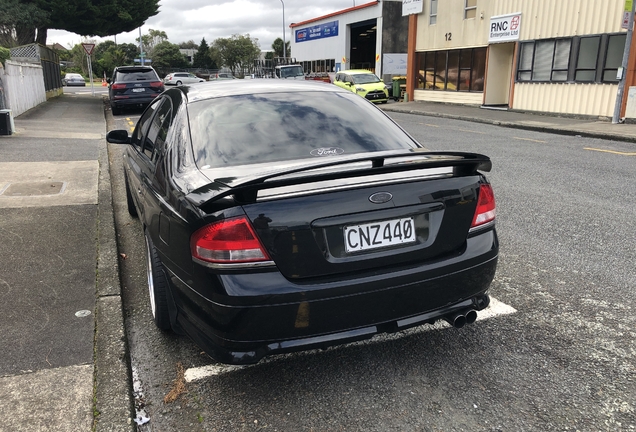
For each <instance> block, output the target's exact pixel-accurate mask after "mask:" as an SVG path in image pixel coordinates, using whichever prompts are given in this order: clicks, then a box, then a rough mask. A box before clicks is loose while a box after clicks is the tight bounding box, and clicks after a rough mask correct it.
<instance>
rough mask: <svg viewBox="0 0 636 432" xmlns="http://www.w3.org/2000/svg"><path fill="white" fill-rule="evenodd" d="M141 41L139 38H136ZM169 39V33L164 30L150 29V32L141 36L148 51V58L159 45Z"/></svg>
mask: <svg viewBox="0 0 636 432" xmlns="http://www.w3.org/2000/svg"><path fill="white" fill-rule="evenodd" d="M135 40H136V41H137V42H139V38H137V39H135ZM167 40H168V35H167V34H166V32H165V31H163V30H154V29H150V30H148V33H147V34H145V35H142V36H141V43H142V46H143V49H144V52H145V53H146V58H152V56H153V54H154V49H155V47H156V46H157V45H159V44H160V43H162V42H166V41H167Z"/></svg>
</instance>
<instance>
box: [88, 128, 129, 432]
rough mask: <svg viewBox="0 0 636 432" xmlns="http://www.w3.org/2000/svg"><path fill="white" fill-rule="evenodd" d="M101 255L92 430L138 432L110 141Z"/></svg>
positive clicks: (103, 181) (102, 192)
mask: <svg viewBox="0 0 636 432" xmlns="http://www.w3.org/2000/svg"><path fill="white" fill-rule="evenodd" d="M99 168H100V169H99V186H98V239H97V241H98V255H97V288H96V295H97V299H96V305H95V308H96V312H95V341H94V350H95V352H94V364H95V372H94V411H95V412H94V416H95V417H94V428H93V429H94V430H95V431H97V432H134V431H135V423H134V421H133V419H134V418H135V408H134V401H133V398H132V373H131V368H130V356H129V351H128V344H127V342H126V331H125V327H124V314H123V305H122V297H121V282H120V276H119V261H118V251H117V241H116V232H115V220H114V212H113V199H112V190H111V182H110V164H109V158H108V148H107V144H106V141H105V140H103V141H102V142H101V143H100V148H99Z"/></svg>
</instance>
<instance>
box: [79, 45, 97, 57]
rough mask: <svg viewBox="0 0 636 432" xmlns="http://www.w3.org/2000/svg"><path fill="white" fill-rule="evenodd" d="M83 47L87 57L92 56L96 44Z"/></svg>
mask: <svg viewBox="0 0 636 432" xmlns="http://www.w3.org/2000/svg"><path fill="white" fill-rule="evenodd" d="M82 47H83V48H84V51H85V52H86V54H87V55H91V54H93V50H94V49H95V44H94V43H83V44H82Z"/></svg>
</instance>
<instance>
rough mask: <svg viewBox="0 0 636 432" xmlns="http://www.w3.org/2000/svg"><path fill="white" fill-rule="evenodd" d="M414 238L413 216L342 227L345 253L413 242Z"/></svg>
mask: <svg viewBox="0 0 636 432" xmlns="http://www.w3.org/2000/svg"><path fill="white" fill-rule="evenodd" d="M415 240H416V239H415V224H414V222H413V218H404V219H393V220H388V221H382V222H372V223H368V224H363V225H351V226H347V227H345V229H344V243H345V251H346V252H347V253H351V252H360V251H365V250H369V249H377V248H381V247H387V246H395V245H401V244H406V243H414V242H415Z"/></svg>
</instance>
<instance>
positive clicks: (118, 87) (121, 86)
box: [110, 84, 126, 90]
mask: <svg viewBox="0 0 636 432" xmlns="http://www.w3.org/2000/svg"><path fill="white" fill-rule="evenodd" d="M110 88H111V89H113V90H123V89H125V88H126V84H111V86H110Z"/></svg>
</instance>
